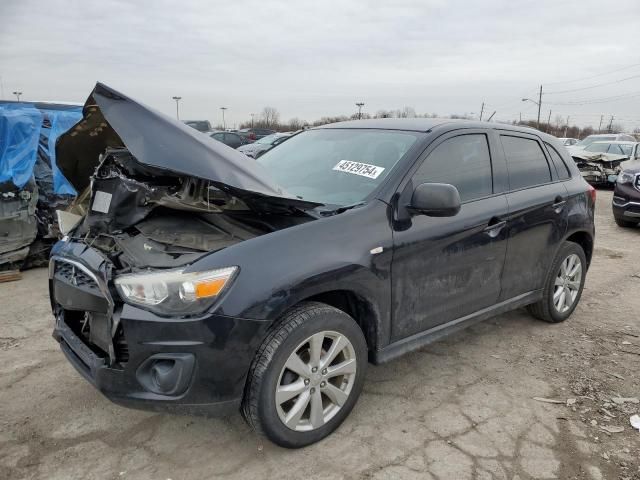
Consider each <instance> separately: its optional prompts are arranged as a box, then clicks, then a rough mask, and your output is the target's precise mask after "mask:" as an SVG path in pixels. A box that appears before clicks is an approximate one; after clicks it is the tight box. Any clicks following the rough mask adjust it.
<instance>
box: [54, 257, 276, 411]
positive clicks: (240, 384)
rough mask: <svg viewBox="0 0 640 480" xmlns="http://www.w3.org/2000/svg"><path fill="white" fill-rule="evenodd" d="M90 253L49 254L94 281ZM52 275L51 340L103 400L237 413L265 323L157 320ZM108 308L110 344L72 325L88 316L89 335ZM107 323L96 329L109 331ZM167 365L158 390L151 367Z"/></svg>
mask: <svg viewBox="0 0 640 480" xmlns="http://www.w3.org/2000/svg"><path fill="white" fill-rule="evenodd" d="M66 248H69V246H67V247H66ZM89 251H90V252H91V253H90V254H88V255H87V254H86V251H85V252H80V255H78V256H75V257H64V256H61V255H60V254H61V253H64V252H63V251H61V248H60V247H57V248H54V253H55V254H56V257H57V258H58V259H59V261H60V258H63V260H62V262H64V259H65V258H67V259H69V260H72V261H74V262H80V263H82V264H83V265H84V266H85V267H86V268H87V269H88V270H89V271H91V272H94V273H95V274H96V276H97V277H98V278H100V275H101V272H103V271H104V270H102V267H101V266H100V265H98V264H97V263H96V262H93V260H95V259H96V258H99V257H96V251H95V250H89ZM76 252H78V251H77V250H76ZM92 259H93V260H92ZM102 260H104V258H103V257H102ZM92 262H93V263H92ZM53 271H54V273H53V274H52V275H51V279H50V295H51V302H52V307H53V311H54V315H55V317H56V320H55V327H54V330H53V337H54V338H55V339H56V340H57V341H58V343H59V344H60V348H61V350H62V352H63V353H64V355H65V356H66V358H67V359H68V360H69V362H70V363H71V364H72V365H73V366H74V368H75V369H76V370H77V371H78V372H79V373H80V374H81V375H82V376H83V377H84V378H85V379H86V380H87V381H88V382H89V383H91V384H92V385H93V386H95V387H96V388H97V389H98V390H99V391H100V392H101V393H102V394H104V395H105V396H106V397H107V398H109V399H110V400H112V401H113V402H115V403H117V404H120V405H124V406H127V407H132V408H139V409H144V410H154V411H169V412H175V413H187V414H197V415H212V416H220V415H227V414H229V413H231V412H234V411H237V410H238V408H239V405H240V402H241V400H242V395H243V391H244V385H245V380H246V376H247V374H248V371H249V367H250V365H251V362H252V360H253V357H254V355H255V352H256V351H257V349H258V346H259V345H260V343H261V341H262V339H263V338H264V334H265V332H266V329H267V322H261V321H255V320H245V319H239V318H233V317H225V316H222V315H207V316H203V317H198V318H171V317H170V318H167V317H158V316H156V315H154V314H152V313H150V312H147V311H145V310H141V309H138V308H135V307H132V306H130V305H126V304H121V303H119V302H118V301H116V302H113V303H111V302H104V301H103V302H101V301H100V300H101V298H100V293H96V292H95V291H92V290H91V289H87V288H86V285H80V286H77V285H72V284H70V283H68V282H66V281H64V279H63V278H61V277H60V276H59V275H56V274H55V266H54V267H53ZM107 286H108V283H107ZM87 292H89V293H90V294H93V296H92V295H89V294H88V293H87ZM106 293H107V294H109V291H107V292H106ZM110 305H113V313H112V316H111V318H112V319H117V322H113V324H115V325H116V327H114V329H117V332H118V333H117V334H116V335H115V336H114V337H113V339H112V338H111V337H110V336H109V335H107V338H106V340H105V335H104V333H103V332H102V333H103V334H102V335H100V332H97V333H95V339H94V342H95V343H92V342H91V341H89V340H88V338H87V335H86V333H85V332H84V331H83V332H82V333H81V332H80V331H79V330H80V329H79V324H80V323H82V321H83V319H87V318H90V319H91V323H90V325H91V326H90V327H89V328H90V331H91V335H94V332H93V329H94V326H93V322H95V323H96V325H95V328H96V330H98V326H99V325H101V324H102V323H105V321H104V317H105V315H104V314H103V312H104V309H105V308H107V309H108V308H109V306H110ZM92 310H99V312H95V311H92ZM79 319H80V320H79ZM113 324H112V323H109V324H108V328H105V329H102V330H104V331H113V330H112V328H111V327H112V325H113ZM111 340H113V342H112V341H111ZM168 363H169V364H171V365H173V367H171V368H177V370H175V372H177V373H175V375H173V374H172V375H173V376H172V377H171V378H170V383H169V384H168V387H167V388H164V390H162V389H159V388H158V382H157V381H156V380H157V375H155V373H154V370H153V368H158V367H157V365H161V366H162V367H163V368H164V367H165V366H166V365H167V364H168ZM154 365H155V366H156V367H154ZM173 386H175V388H173Z"/></svg>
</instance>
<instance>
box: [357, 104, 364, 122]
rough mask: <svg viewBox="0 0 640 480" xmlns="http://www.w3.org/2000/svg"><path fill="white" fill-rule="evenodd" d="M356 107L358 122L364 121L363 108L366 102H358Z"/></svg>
mask: <svg viewBox="0 0 640 480" xmlns="http://www.w3.org/2000/svg"><path fill="white" fill-rule="evenodd" d="M356 107H358V120H362V107H364V102H356Z"/></svg>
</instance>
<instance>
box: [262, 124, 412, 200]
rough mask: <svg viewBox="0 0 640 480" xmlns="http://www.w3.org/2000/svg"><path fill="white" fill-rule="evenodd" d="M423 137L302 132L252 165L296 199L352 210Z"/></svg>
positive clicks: (375, 132) (361, 131) (355, 131)
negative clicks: (264, 170)
mask: <svg viewBox="0 0 640 480" xmlns="http://www.w3.org/2000/svg"><path fill="white" fill-rule="evenodd" d="M422 135H423V134H421V133H417V132H405V131H396V130H374V129H351V128H350V129H331V128H322V129H318V130H307V131H306V132H302V133H300V134H298V135H295V136H293V137H291V138H289V139H288V140H287V141H286V142H282V144H281V145H279V146H278V148H273V149H271V150H269V151H267V152H266V153H265V154H264V155H262V156H260V157H259V158H258V160H257V162H258V163H259V164H261V165H262V166H263V167H264V168H265V169H266V170H267V173H268V174H269V175H270V176H271V178H272V179H273V180H274V182H275V183H276V184H278V185H280V186H281V187H283V188H284V189H285V190H286V191H287V192H288V193H290V194H292V195H295V196H297V197H298V198H300V199H303V200H309V201H312V202H318V203H323V204H325V205H338V206H345V205H352V204H354V203H358V202H361V201H363V200H365V199H366V198H367V197H368V196H369V194H371V193H372V192H373V191H374V190H375V189H376V188H377V187H378V186H379V185H380V184H381V183H382V182H383V181H384V179H385V178H387V176H388V175H389V173H390V172H391V170H392V169H393V168H394V167H395V165H396V164H397V163H398V161H399V160H400V159H401V158H402V157H403V156H404V155H405V154H406V153H407V151H408V150H409V149H410V148H411V146H412V145H413V144H414V143H415V142H416V141H417V140H418V138H421V137H422ZM256 143H257V142H256Z"/></svg>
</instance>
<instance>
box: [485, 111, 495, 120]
mask: <svg viewBox="0 0 640 480" xmlns="http://www.w3.org/2000/svg"><path fill="white" fill-rule="evenodd" d="M496 112H497V110H494V111H493V113H492V114H491V116H490V117H489V118H487V122H490V121H491V119H492V118H493V116H494V115H495V114H496Z"/></svg>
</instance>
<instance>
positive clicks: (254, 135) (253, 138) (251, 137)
mask: <svg viewBox="0 0 640 480" xmlns="http://www.w3.org/2000/svg"><path fill="white" fill-rule="evenodd" d="M249 138H250V139H251V140H255V139H256V134H255V133H253V132H252V133H250V134H249Z"/></svg>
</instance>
